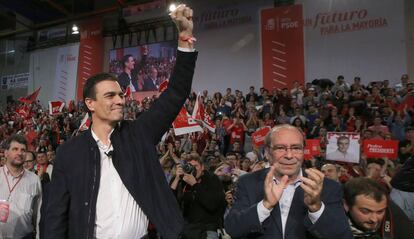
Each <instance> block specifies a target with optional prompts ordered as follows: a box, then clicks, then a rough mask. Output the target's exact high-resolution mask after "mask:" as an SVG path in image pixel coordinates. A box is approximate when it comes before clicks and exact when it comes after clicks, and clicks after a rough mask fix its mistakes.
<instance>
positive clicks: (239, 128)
mask: <svg viewBox="0 0 414 239" xmlns="http://www.w3.org/2000/svg"><path fill="white" fill-rule="evenodd" d="M228 133H229V135H230V144H233V143H234V142H236V141H239V142H240V144H241V145H243V144H244V128H243V125H239V124H237V125H235V126H233V128H231V129H230V131H229V132H228Z"/></svg>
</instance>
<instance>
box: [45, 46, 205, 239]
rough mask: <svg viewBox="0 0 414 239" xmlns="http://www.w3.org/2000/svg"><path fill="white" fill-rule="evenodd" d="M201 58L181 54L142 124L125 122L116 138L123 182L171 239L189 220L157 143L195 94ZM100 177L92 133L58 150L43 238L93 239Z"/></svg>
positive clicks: (115, 157)
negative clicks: (167, 176)
mask: <svg viewBox="0 0 414 239" xmlns="http://www.w3.org/2000/svg"><path fill="white" fill-rule="evenodd" d="M196 58H197V53H196V52H194V53H187V52H185V53H184V52H177V62H176V65H175V68H174V71H173V74H172V77H171V80H170V83H169V86H168V89H167V90H165V91H164V92H163V93H162V94H161V95H160V97H159V99H158V100H156V101H155V102H154V104H153V106H152V107H151V108H150V109H149V110H148V111H146V112H144V113H142V114H141V115H140V117H139V118H138V119H137V120H135V121H122V122H121V123H120V124H119V126H117V127H116V128H115V129H114V131H113V133H112V135H111V143H112V145H113V148H114V151H113V155H112V160H113V164H114V167H115V168H116V170H117V171H118V173H119V176H120V177H121V180H122V182H123V184H124V185H125V187H126V188H127V190H128V191H129V192H130V193H131V195H132V197H133V198H134V199H135V201H136V202H137V203H138V205H139V206H140V207H141V209H142V210H143V212H144V213H145V215H146V216H147V217H148V219H149V220H150V221H151V222H152V223H153V224H154V225H155V227H156V229H157V231H158V232H159V233H160V234H161V235H162V237H163V238H167V239H173V238H174V239H175V238H177V237H178V235H179V233H180V231H181V230H182V227H183V222H184V220H183V218H182V216H181V213H180V210H179V207H178V204H177V201H176V199H175V197H174V195H173V194H172V192H171V190H170V188H169V186H168V184H167V181H166V180H165V177H164V173H163V171H162V169H161V166H160V164H159V161H158V157H157V153H156V149H155V145H156V144H157V143H158V142H159V141H160V139H161V137H162V135H163V134H164V133H165V132H166V131H167V130H168V129H169V127H170V126H171V123H172V122H173V120H174V119H175V117H176V116H177V114H178V112H179V111H180V109H181V107H182V105H183V104H184V102H185V100H186V98H187V96H188V95H189V94H190V90H191V82H192V78H193V74H194V68H195V61H196ZM92 123H93V122H92ZM99 179H100V154H99V149H98V146H97V144H96V142H95V140H94V139H93V137H92V134H91V131H90V130H88V131H86V132H85V133H83V134H81V135H79V136H77V137H75V138H73V139H71V140H69V141H68V142H66V143H65V144H64V145H62V146H60V147H59V149H58V152H57V155H56V160H55V164H54V170H53V177H52V181H51V183H50V188H49V192H50V193H49V195H48V205H44V206H46V215H44V216H45V217H46V218H45V232H44V233H43V234H42V238H50V239H52V238H53V239H59V238H73V239H82V238H90V239H92V238H93V234H94V227H95V214H96V199H97V195H98V191H99V186H100V185H99ZM105 186H106V185H105Z"/></svg>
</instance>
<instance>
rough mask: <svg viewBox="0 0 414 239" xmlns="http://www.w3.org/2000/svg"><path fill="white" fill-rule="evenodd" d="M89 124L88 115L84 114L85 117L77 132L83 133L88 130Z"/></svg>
mask: <svg viewBox="0 0 414 239" xmlns="http://www.w3.org/2000/svg"><path fill="white" fill-rule="evenodd" d="M91 123H92V121H91V119H90V118H89V114H85V117H83V119H82V122H81V124H80V126H79V129H78V131H85V130H87V129H89V127H90V126H91Z"/></svg>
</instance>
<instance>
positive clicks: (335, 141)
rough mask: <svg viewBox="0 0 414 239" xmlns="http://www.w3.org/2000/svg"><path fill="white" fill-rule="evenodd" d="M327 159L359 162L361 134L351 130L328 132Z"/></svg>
mask: <svg viewBox="0 0 414 239" xmlns="http://www.w3.org/2000/svg"><path fill="white" fill-rule="evenodd" d="M327 138H328V145H327V147H326V160H333V161H341V162H347V163H359V157H360V145H359V139H360V135H359V134H358V133H349V132H328V134H327Z"/></svg>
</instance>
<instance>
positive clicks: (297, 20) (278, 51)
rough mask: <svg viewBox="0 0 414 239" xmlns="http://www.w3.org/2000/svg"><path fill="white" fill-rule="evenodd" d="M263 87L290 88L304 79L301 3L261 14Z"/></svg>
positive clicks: (266, 10) (272, 9)
mask: <svg viewBox="0 0 414 239" xmlns="http://www.w3.org/2000/svg"><path fill="white" fill-rule="evenodd" d="M261 26H262V27H261V28H262V64H263V86H264V87H265V88H266V89H268V90H272V89H273V88H279V89H281V88H285V87H287V88H291V87H292V85H293V82H294V81H298V82H299V84H301V85H303V84H304V82H305V67H304V61H305V60H304V46H303V15H302V5H292V6H284V7H277V8H271V9H265V10H263V11H262V13H261Z"/></svg>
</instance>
